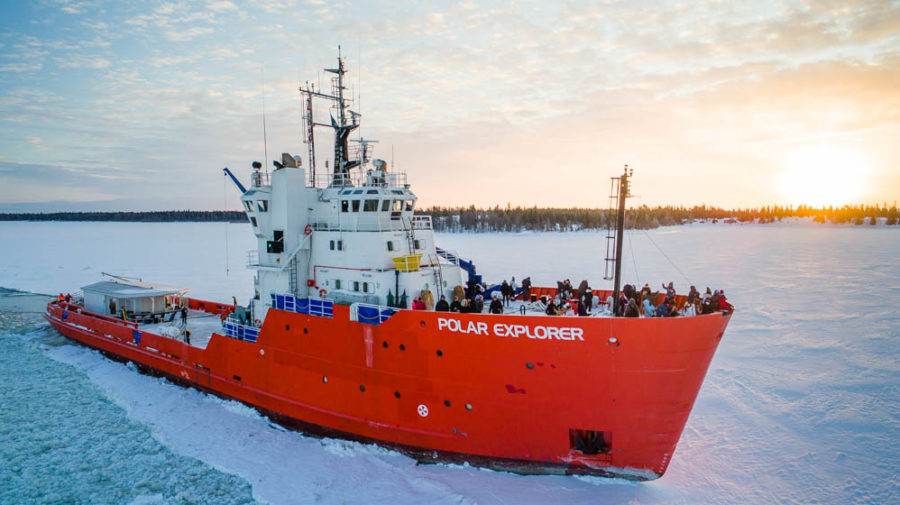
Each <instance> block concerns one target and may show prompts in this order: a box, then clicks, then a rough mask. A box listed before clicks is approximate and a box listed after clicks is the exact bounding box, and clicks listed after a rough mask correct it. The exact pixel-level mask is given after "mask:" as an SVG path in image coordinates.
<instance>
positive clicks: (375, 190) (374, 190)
mask: <svg viewBox="0 0 900 505" xmlns="http://www.w3.org/2000/svg"><path fill="white" fill-rule="evenodd" d="M366 194H367V195H377V194H378V190H377V189H370V190H368V191H366Z"/></svg>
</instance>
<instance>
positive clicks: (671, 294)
mask: <svg viewBox="0 0 900 505" xmlns="http://www.w3.org/2000/svg"><path fill="white" fill-rule="evenodd" d="M662 287H663V289H665V290H666V302H669V303H671V302H672V301H674V300H675V284H674V283H672V281H669V285H668V286H666V285H665V284H663V285H662Z"/></svg>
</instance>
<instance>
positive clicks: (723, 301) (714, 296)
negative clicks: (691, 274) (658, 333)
mask: <svg viewBox="0 0 900 505" xmlns="http://www.w3.org/2000/svg"><path fill="white" fill-rule="evenodd" d="M662 289H663V291H665V295H664V297H663V299H662V300H660V301H659V303H656V300H659V298H660V294H661V293H662V291H658V292H654V291H652V290H651V289H650V285H649V284H644V286H643V287H642V288H641V289H640V291H638V290H637V288H636V287H635V286H634V285H631V284H626V285H625V287H624V288H623V289H622V292H621V293H620V295H619V300H618V303H617V304H615V306H616V314H615V315H616V316H619V317H675V316H695V315H698V314H711V313H713V312H716V311H718V310H728V309H730V308H731V304H729V303H728V299H727V298H726V296H725V290H724V289H721V290H718V289H717V290H715V291H713V290H711V289H710V288H709V287H707V288H706V292H704V293H703V294H702V295H701V294H700V292H699V291H697V288H696V287H695V286H691V289H690V291H689V292H688V295H687V297H686V298H685V299H684V300H683V301H679V300H677V299H676V295H675V285H674V283H672V282H669V284H663V285H662ZM611 298H612V297H610V299H609V300H608V303H612V299H611Z"/></svg>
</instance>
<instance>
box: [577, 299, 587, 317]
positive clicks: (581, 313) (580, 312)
mask: <svg viewBox="0 0 900 505" xmlns="http://www.w3.org/2000/svg"><path fill="white" fill-rule="evenodd" d="M576 311H577V312H578V315H579V316H586V315H588V311H587V307H585V305H584V300H583V299H581V298H579V299H578V305H577V306H576Z"/></svg>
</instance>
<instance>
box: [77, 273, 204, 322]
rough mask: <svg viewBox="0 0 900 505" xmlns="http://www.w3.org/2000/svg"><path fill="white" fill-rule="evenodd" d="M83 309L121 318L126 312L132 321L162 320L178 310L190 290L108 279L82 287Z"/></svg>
mask: <svg viewBox="0 0 900 505" xmlns="http://www.w3.org/2000/svg"><path fill="white" fill-rule="evenodd" d="M81 291H82V293H84V308H85V309H86V310H89V311H91V312H95V313H97V314H107V315H112V316H117V317H118V316H120V315H121V314H122V311H125V314H126V317H128V318H129V319H140V320H143V319H146V318H149V319H152V318H154V317H155V318H157V319H162V318H165V317H171V315H174V312H175V311H176V310H177V304H178V300H179V299H180V298H181V297H182V296H183V295H184V294H185V293H187V292H188V291H190V290H189V289H187V288H180V287H177V286H169V285H165V284H158V283H150V282H131V281H125V280H118V279H117V280H105V281H100V282H95V283H94V284H90V285H88V286H83V287H82V288H81Z"/></svg>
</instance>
